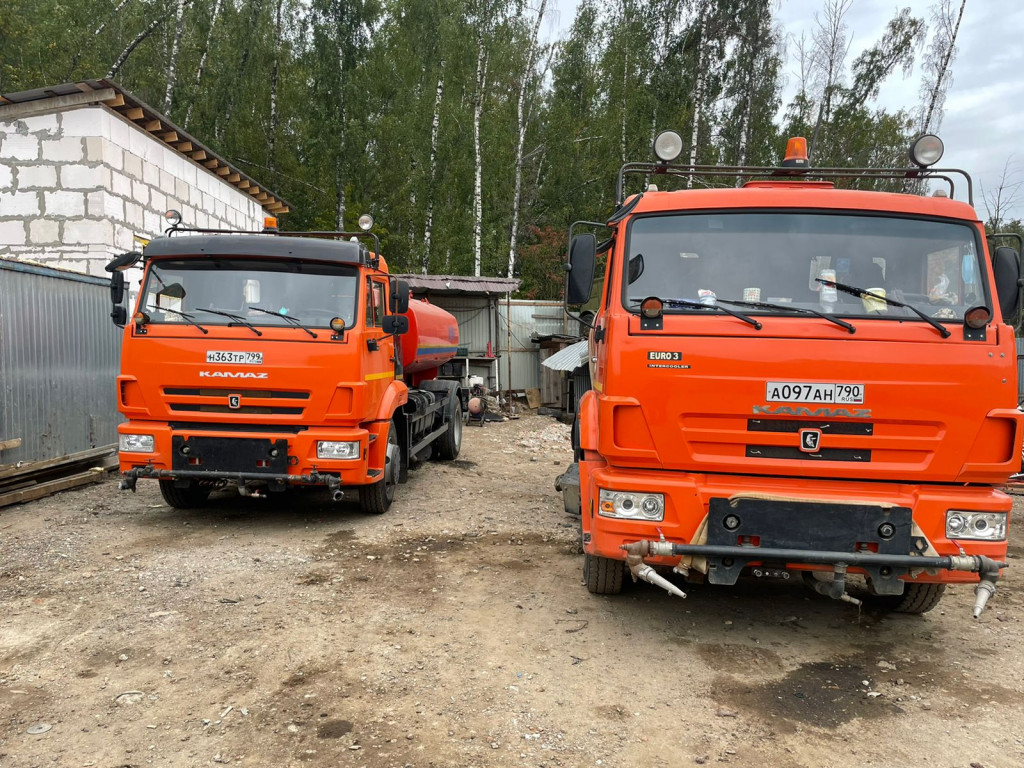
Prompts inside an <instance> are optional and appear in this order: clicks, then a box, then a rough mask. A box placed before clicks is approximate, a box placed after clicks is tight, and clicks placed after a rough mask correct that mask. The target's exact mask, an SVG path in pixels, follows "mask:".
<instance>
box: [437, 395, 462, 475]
mask: <svg viewBox="0 0 1024 768" xmlns="http://www.w3.org/2000/svg"><path fill="white" fill-rule="evenodd" d="M450 411H451V412H450V413H449V414H448V431H447V432H445V433H444V434H443V435H441V436H440V437H439V438H437V442H436V443H435V445H436V446H437V458H439V459H444V460H445V461H451V460H452V459H457V458H458V457H459V451H460V450H461V449H462V403H461V401H460V400H459V398H458V395H456V394H455V393H454V392H452V407H451V409H450Z"/></svg>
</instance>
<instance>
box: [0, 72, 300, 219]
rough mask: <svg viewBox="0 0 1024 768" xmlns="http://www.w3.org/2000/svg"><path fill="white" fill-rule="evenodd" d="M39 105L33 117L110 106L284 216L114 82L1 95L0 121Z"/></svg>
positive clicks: (247, 179) (270, 197) (274, 199)
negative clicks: (95, 105)
mask: <svg viewBox="0 0 1024 768" xmlns="http://www.w3.org/2000/svg"><path fill="white" fill-rule="evenodd" d="M32 102H39V103H38V105H35V104H33V105H32V106H37V107H38V109H33V110H32V114H41V113H45V112H49V111H56V110H58V109H65V108H68V107H76V106H87V105H91V104H103V105H105V106H107V107H110V108H111V109H112V110H114V111H115V112H117V113H118V114H119V115H121V116H122V117H123V118H125V119H126V120H128V122H130V123H132V124H133V125H135V126H136V127H138V128H140V129H141V130H143V131H146V132H147V133H149V135H150V136H152V137H153V138H154V139H155V140H156V141H159V142H163V143H164V144H166V145H167V146H169V147H170V148H171V149H173V150H174V151H175V152H178V153H179V154H181V155H184V156H185V157H187V158H188V159H189V160H192V161H193V162H195V163H197V164H199V165H201V166H202V167H203V168H206V170H208V171H209V172H210V173H212V174H214V175H215V176H219V177H220V179H221V180H222V181H224V182H225V183H226V184H230V185H232V186H234V187H237V188H238V189H240V190H241V191H243V192H245V193H247V194H249V195H252V197H253V199H254V200H255V201H256V202H258V203H259V204H260V205H261V206H262V207H263V208H264V209H265V210H267V211H269V212H270V213H276V214H279V213H287V212H288V210H289V209H290V206H289V204H288V203H287V201H285V200H284V199H283V198H281V197H280V196H279V195H277V194H275V193H274V192H271V191H270V190H269V189H266V188H264V187H263V186H262V185H261V184H259V183H257V182H256V180H255V179H253V178H252V177H251V176H249V175H247V174H246V173H244V172H243V171H241V170H240V169H238V168H236V167H235V166H234V165H232V164H231V163H229V162H228V161H227V160H225V159H224V158H223V157H221V156H220V155H218V154H217V153H216V152H214V151H213V150H212V149H210V148H209V147H207V146H206V145H205V144H203V143H202V142H201V141H199V140H198V139H196V138H195V137H194V136H192V135H191V134H189V133H188V132H187V131H185V130H184V129H182V128H179V127H178V126H177V125H175V124H174V123H173V122H171V121H170V119H168V118H167V117H166V116H165V115H162V114H161V113H159V112H157V111H156V110H155V109H153V108H152V107H150V106H149V105H148V104H146V103H145V102H143V101H141V100H139V99H137V98H136V97H135V96H133V95H132V94H130V93H129V92H128V91H126V90H124V88H122V87H121V86H120V85H118V84H117V83H116V82H114V81H113V80H83V81H81V82H78V83H64V84H63V85H53V86H48V87H46V88H36V89H35V90H32V91H20V92H18V93H2V94H0V119H4V117H5V116H6V115H5V113H8V114H13V113H15V112H17V113H18V114H21V113H24V112H25V110H24V109H20V110H18V109H17V105H27V104H32Z"/></svg>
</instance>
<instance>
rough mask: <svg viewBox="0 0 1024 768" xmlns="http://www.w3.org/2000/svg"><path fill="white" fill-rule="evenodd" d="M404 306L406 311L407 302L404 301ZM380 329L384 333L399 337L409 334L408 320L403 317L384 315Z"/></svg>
mask: <svg viewBox="0 0 1024 768" xmlns="http://www.w3.org/2000/svg"><path fill="white" fill-rule="evenodd" d="M407 298H408V297H407ZM406 305H407V306H406V309H408V308H409V307H408V301H406ZM380 327H381V328H382V329H383V330H384V333H387V334H394V335H396V336H401V335H402V334H405V333H408V332H409V318H408V317H406V316H405V315H385V316H384V319H383V320H382V321H381V324H380Z"/></svg>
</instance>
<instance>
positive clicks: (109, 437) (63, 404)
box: [0, 259, 121, 464]
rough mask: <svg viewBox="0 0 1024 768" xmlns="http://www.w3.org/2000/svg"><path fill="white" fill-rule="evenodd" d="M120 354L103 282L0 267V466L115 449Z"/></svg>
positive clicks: (0, 262) (13, 265) (3, 263)
mask: <svg viewBox="0 0 1024 768" xmlns="http://www.w3.org/2000/svg"><path fill="white" fill-rule="evenodd" d="M120 347H121V330H120V329H119V328H117V327H115V326H114V325H113V324H112V323H111V322H110V291H109V283H108V282H107V281H106V280H102V279H100V278H96V277H89V276H86V275H80V274H77V273H74V272H67V271H64V270H58V269H52V268H50V267H42V266H37V265H34V264H28V263H25V262H20V261H12V260H7V259H0V443H2V444H6V445H11V447H9V448H7V449H6V450H4V451H2V452H0V464H14V463H17V462H19V461H45V460H48V459H54V458H58V457H61V456H66V455H69V454H73V453H77V452H80V451H84V450H88V449H90V448H97V447H101V446H106V445H112V444H114V443H116V442H117V425H118V423H119V422H120V421H121V417H120V414H119V413H118V411H117V401H116V392H115V387H116V378H117V374H118V370H119V369H120ZM19 440H20V444H19V445H13V444H14V443H17V442H18V441H19Z"/></svg>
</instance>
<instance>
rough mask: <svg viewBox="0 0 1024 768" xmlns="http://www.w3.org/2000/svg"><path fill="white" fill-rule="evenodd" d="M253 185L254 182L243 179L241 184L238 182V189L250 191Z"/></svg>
mask: <svg viewBox="0 0 1024 768" xmlns="http://www.w3.org/2000/svg"><path fill="white" fill-rule="evenodd" d="M251 183H252V182H250V181H249V180H248V179H242V180H241V181H240V182H238V188H239V189H248V188H249V185H250V184H251Z"/></svg>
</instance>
